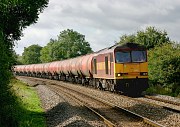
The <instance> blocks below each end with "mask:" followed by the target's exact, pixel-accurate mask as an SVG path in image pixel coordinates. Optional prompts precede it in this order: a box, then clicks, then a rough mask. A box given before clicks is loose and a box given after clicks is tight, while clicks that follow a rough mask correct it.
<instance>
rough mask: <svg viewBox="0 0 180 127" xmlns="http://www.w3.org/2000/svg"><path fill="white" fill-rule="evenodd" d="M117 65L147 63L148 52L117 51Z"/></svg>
mask: <svg viewBox="0 0 180 127" xmlns="http://www.w3.org/2000/svg"><path fill="white" fill-rule="evenodd" d="M115 58H116V63H130V62H133V63H136V62H146V61H147V57H146V51H140V50H134V51H116V52H115Z"/></svg>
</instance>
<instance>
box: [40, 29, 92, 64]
mask: <svg viewBox="0 0 180 127" xmlns="http://www.w3.org/2000/svg"><path fill="white" fill-rule="evenodd" d="M91 52H92V49H91V47H90V44H89V43H88V42H87V41H86V40H85V36H84V35H82V34H80V33H78V32H76V31H73V30H70V29H67V30H64V31H62V32H60V34H59V36H58V39H57V40H53V39H51V40H50V42H49V43H48V45H47V46H45V47H44V48H43V49H42V51H41V60H42V61H43V62H50V61H55V60H63V59H67V58H73V57H76V56H80V55H85V54H87V53H91Z"/></svg>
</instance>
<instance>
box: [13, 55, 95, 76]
mask: <svg viewBox="0 0 180 127" xmlns="http://www.w3.org/2000/svg"><path fill="white" fill-rule="evenodd" d="M93 56H94V54H89V55H85V56H81V57H77V58H73V59H68V60H63V61H55V62H50V63H43V64H31V65H17V66H15V67H14V72H15V73H16V74H17V75H24V76H35V77H45V78H58V77H57V76H58V75H75V76H79V75H81V76H84V77H91V76H92V65H91V64H92V62H91V61H92V58H93Z"/></svg>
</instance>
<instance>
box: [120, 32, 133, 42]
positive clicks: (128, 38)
mask: <svg viewBox="0 0 180 127" xmlns="http://www.w3.org/2000/svg"><path fill="white" fill-rule="evenodd" d="M135 38H136V35H134V34H131V35H126V34H125V35H123V36H121V37H120V41H119V43H120V44H124V43H127V42H135Z"/></svg>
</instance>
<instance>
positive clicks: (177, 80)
mask: <svg viewBox="0 0 180 127" xmlns="http://www.w3.org/2000/svg"><path fill="white" fill-rule="evenodd" d="M179 51H180V45H179V44H175V43H172V44H163V45H162V46H159V47H155V48H154V49H152V50H150V51H149V54H148V58H149V79H150V80H151V83H152V84H159V85H161V86H164V87H169V88H171V89H172V93H173V94H174V95H176V96H177V95H178V94H179V93H180V53H179Z"/></svg>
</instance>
